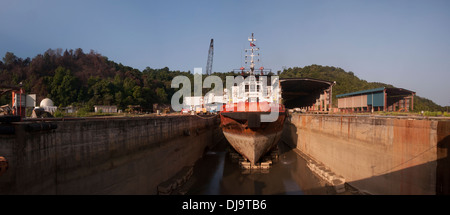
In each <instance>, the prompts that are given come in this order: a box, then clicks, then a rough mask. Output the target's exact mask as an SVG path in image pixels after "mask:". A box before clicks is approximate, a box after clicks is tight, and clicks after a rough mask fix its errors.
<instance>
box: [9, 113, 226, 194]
mask: <svg viewBox="0 0 450 215" xmlns="http://www.w3.org/2000/svg"><path fill="white" fill-rule="evenodd" d="M218 120H219V119H218V117H214V118H211V117H209V118H207V119H203V118H200V117H199V116H190V115H189V116H187V115H184V116H165V117H161V116H159V117H134V118H114V117H111V118H93V119H87V118H81V119H73V120H69V121H50V122H40V121H39V122H38V121H34V122H33V121H24V122H16V123H12V124H11V125H10V126H13V127H14V133H13V134H2V135H0V136H1V137H0V138H1V140H0V156H2V157H4V158H5V159H6V160H7V170H6V171H4V172H3V173H2V175H0V194H157V186H158V184H160V183H161V182H163V181H165V180H167V179H169V178H170V177H172V176H173V175H175V174H176V173H177V172H178V171H180V170H181V169H182V168H183V167H185V166H189V165H193V164H194V163H195V161H197V159H198V158H200V157H201V156H202V155H203V153H204V151H205V148H207V147H209V146H211V145H212V144H214V141H215V140H217V139H220V138H219V137H217V134H221V132H220V131H219V130H218V129H219V121H218ZM4 163H5V165H6V162H4Z"/></svg>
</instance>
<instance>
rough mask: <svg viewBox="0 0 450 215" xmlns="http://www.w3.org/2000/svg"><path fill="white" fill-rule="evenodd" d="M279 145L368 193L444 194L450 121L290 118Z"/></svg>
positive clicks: (449, 171)
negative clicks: (285, 145) (293, 149)
mask: <svg viewBox="0 0 450 215" xmlns="http://www.w3.org/2000/svg"><path fill="white" fill-rule="evenodd" d="M282 139H283V141H284V142H286V143H288V144H290V145H291V146H293V147H295V148H297V149H299V150H300V151H301V152H303V153H304V154H306V155H308V156H310V157H311V158H313V159H314V160H317V161H319V162H321V163H323V164H324V165H325V166H327V167H329V168H330V169H331V170H332V171H333V172H335V173H337V174H339V175H342V176H343V177H344V178H345V179H346V182H347V183H349V184H350V185H352V186H354V187H356V188H358V189H360V190H362V191H365V192H368V193H371V194H450V186H449V185H450V165H449V164H450V157H449V152H450V150H449V145H450V120H448V119H447V120H437V119H408V118H398V117H374V116H357V115H353V116H350V115H345V116H342V115H307V114H293V115H291V116H290V117H289V119H288V120H287V121H286V124H285V128H284V132H283V137H282Z"/></svg>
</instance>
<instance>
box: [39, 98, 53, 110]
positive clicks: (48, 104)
mask: <svg viewBox="0 0 450 215" xmlns="http://www.w3.org/2000/svg"><path fill="white" fill-rule="evenodd" d="M39 106H40V107H42V108H43V107H51V106H53V101H52V100H51V99H49V98H45V99H42V101H41V104H40V105H39Z"/></svg>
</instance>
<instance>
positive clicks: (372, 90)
mask: <svg viewBox="0 0 450 215" xmlns="http://www.w3.org/2000/svg"><path fill="white" fill-rule="evenodd" d="M384 89H385V88H384V87H380V88H375V89H370V90H361V91H357V92H351V93H345V94H340V95H336V98H341V97H347V96H354V95H361V94H368V93H374V92H379V91H383V90H384Z"/></svg>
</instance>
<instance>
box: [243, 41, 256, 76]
mask: <svg viewBox="0 0 450 215" xmlns="http://www.w3.org/2000/svg"><path fill="white" fill-rule="evenodd" d="M248 41H249V42H250V47H251V48H250V49H245V52H248V51H250V55H245V63H247V57H250V75H253V72H254V71H255V59H254V57H255V56H259V54H257V55H255V53H256V51H259V48H257V47H256V45H255V41H256V39H255V38H254V37H253V33H252V37H251V38H248ZM258 61H259V59H258Z"/></svg>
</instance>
